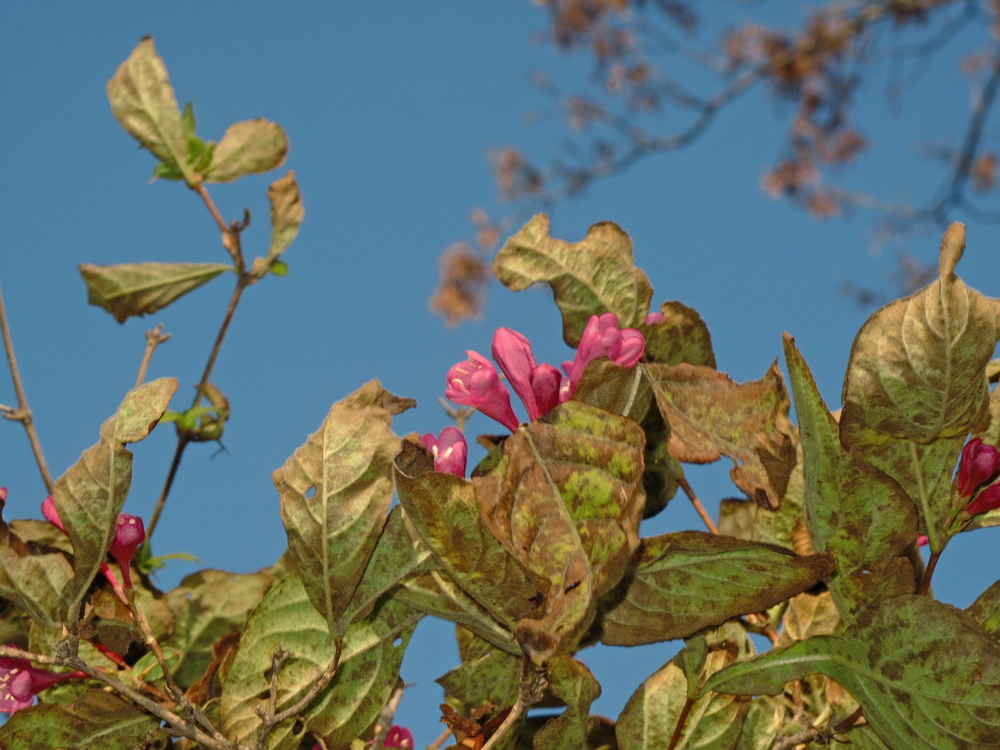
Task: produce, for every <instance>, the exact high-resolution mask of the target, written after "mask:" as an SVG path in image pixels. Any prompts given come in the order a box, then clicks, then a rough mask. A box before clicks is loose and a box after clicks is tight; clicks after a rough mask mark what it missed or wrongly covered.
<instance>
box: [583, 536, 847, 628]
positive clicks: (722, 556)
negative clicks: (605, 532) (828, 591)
mask: <svg viewBox="0 0 1000 750" xmlns="http://www.w3.org/2000/svg"><path fill="white" fill-rule="evenodd" d="M633 564H634V567H633V570H632V571H631V573H630V575H629V577H628V578H626V580H625V581H623V582H622V585H621V588H620V590H618V591H616V592H615V594H614V595H613V596H612V597H610V608H609V609H607V610H606V611H605V612H604V615H603V617H602V619H601V622H602V627H603V630H602V632H601V642H602V643H606V644H608V645H612V646H636V645H639V644H643V643H656V642H657V641H665V640H670V639H672V638H686V637H687V636H689V635H691V634H693V633H695V632H697V631H699V630H701V629H702V628H705V627H710V626H713V625H720V624H721V623H723V622H725V621H726V620H728V619H729V618H731V617H736V616H737V615H744V614H749V613H750V612H760V611H762V610H765V609H767V608H768V607H771V606H774V605H775V604H777V603H778V602H781V601H784V600H785V599H787V598H788V597H790V596H794V595H795V594H798V593H800V592H802V591H806V590H808V589H810V588H812V587H813V586H814V585H815V584H816V583H817V582H818V581H820V580H822V579H823V578H824V577H825V576H826V575H828V574H829V573H830V572H831V571H832V570H833V567H834V563H833V559H832V558H831V557H830V556H828V555H812V556H810V557H796V556H795V555H793V554H792V553H791V552H790V551H788V550H783V549H781V548H780V547H774V546H771V545H768V544H761V543H760V542H748V541H744V540H742V539H734V538H733V537H726V536H716V535H712V534H706V533H703V532H700V531H681V532H676V533H673V534H663V535H661V536H657V537H652V538H649V539H643V541H642V546H641V547H640V548H639V552H638V553H637V554H636V556H635V560H634V563H633Z"/></svg>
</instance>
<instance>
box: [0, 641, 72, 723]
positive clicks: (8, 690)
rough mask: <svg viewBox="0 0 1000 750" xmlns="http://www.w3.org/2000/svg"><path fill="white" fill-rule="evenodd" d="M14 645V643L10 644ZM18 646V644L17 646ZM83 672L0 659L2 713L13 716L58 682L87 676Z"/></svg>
mask: <svg viewBox="0 0 1000 750" xmlns="http://www.w3.org/2000/svg"><path fill="white" fill-rule="evenodd" d="M8 645H10V646H14V644H8ZM15 648H16V646H15ZM86 676H87V675H86V674H84V673H83V672H80V671H76V672H61V673H56V672H50V671H49V670H47V669H40V668H38V667H33V666H31V662H29V661H28V660H27V659H15V658H12V657H5V658H2V659H0V713H5V714H11V715H12V716H13V715H14V714H15V713H16V712H18V711H20V710H21V709H22V708H28V707H30V706H31V704H32V703H33V702H34V700H35V696H36V695H38V694H39V693H40V692H42V691H43V690H45V689H46V688H50V687H52V686H53V685H55V684H56V683H57V682H63V681H64V680H75V679H78V678H80V677H86Z"/></svg>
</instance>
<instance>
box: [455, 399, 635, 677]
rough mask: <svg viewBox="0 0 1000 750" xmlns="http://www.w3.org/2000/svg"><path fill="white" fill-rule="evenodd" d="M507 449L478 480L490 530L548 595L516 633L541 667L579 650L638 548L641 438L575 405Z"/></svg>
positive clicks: (628, 426)
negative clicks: (600, 604) (598, 609)
mask: <svg viewBox="0 0 1000 750" xmlns="http://www.w3.org/2000/svg"><path fill="white" fill-rule="evenodd" d="M502 450H503V454H502V457H501V459H500V462H499V464H498V465H497V466H496V467H495V468H494V469H493V470H492V471H487V472H482V467H480V469H477V470H476V472H474V474H473V480H472V481H473V484H474V486H475V488H476V497H477V498H478V500H479V507H480V509H481V512H482V516H483V520H484V521H485V523H486V526H487V527H488V528H489V529H490V531H491V532H492V533H493V536H495V537H496V538H497V539H499V540H500V542H501V543H502V544H503V545H504V547H505V548H506V549H507V552H508V553H509V554H510V555H511V556H512V557H514V558H515V559H516V560H517V561H518V562H520V563H521V565H522V566H523V567H524V569H525V570H527V571H528V574H529V575H530V576H531V577H532V580H533V581H534V583H535V586H536V587H537V588H538V590H539V591H540V592H541V594H542V597H543V602H542V608H541V609H542V611H541V617H533V618H531V619H523V620H521V621H520V622H518V624H517V628H516V630H515V635H516V637H517V639H518V642H519V643H520V644H521V646H522V648H524V649H525V651H526V652H527V653H529V654H530V655H531V657H532V658H533V659H534V660H536V661H538V662H541V661H545V660H547V659H548V658H550V657H551V656H552V655H554V654H556V653H565V652H566V651H571V650H574V649H575V646H576V639H578V637H579V636H580V635H582V633H583V631H584V630H585V629H586V627H587V626H588V625H589V624H590V622H591V620H592V619H593V615H594V612H595V605H596V600H597V598H598V597H600V596H603V595H604V594H605V593H607V592H608V591H609V590H611V589H612V588H613V587H614V586H615V585H616V584H617V583H618V582H619V581H620V580H621V578H622V576H623V575H624V574H625V571H626V569H627V568H628V565H629V562H630V560H631V557H632V553H633V552H634V551H635V549H636V547H637V546H638V544H639V534H638V531H639V520H640V518H641V516H642V511H643V507H644V505H645V494H644V492H643V489H642V450H643V434H642V430H641V428H640V427H639V425H637V424H636V423H635V422H633V421H632V420H630V419H626V418H624V417H620V416H618V415H614V414H610V413H608V412H606V411H602V410H601V409H597V408H595V407H592V406H588V405H586V404H582V403H578V402H576V401H569V402H567V403H565V404H562V405H561V406H559V407H557V408H555V409H554V410H552V411H551V412H549V413H548V414H546V415H545V416H544V417H542V418H541V419H539V420H536V421H534V422H532V423H531V424H529V425H527V426H525V427H522V428H520V429H519V430H517V432H515V433H514V434H513V435H511V436H510V437H509V438H507V439H506V440H505V441H504V444H503V447H502ZM560 649H562V651H560Z"/></svg>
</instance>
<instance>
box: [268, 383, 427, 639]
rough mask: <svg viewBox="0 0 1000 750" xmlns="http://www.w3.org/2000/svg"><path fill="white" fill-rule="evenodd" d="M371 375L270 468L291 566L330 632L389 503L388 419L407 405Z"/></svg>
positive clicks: (392, 438)
mask: <svg viewBox="0 0 1000 750" xmlns="http://www.w3.org/2000/svg"><path fill="white" fill-rule="evenodd" d="M415 403H416V402H414V401H413V400H412V399H401V398H398V397H396V396H393V395H392V394H391V393H389V392H388V391H386V390H384V389H383V388H382V385H381V384H380V383H379V382H378V381H377V380H371V381H369V382H368V383H366V384H365V385H363V386H362V387H361V388H359V389H358V390H357V391H355V392H354V393H352V394H351V395H350V396H347V397H346V398H344V399H342V400H340V401H338V402H337V403H335V404H334V405H333V406H332V407H331V408H330V411H329V413H328V414H327V415H326V419H324V420H323V424H322V425H320V428H319V430H317V431H316V432H315V433H313V434H312V435H310V436H309V439H308V440H307V441H306V442H305V444H304V445H302V446H301V447H300V448H298V449H297V450H296V451H295V453H293V454H292V456H291V457H290V458H289V459H288V460H287V461H286V462H285V465H284V466H282V467H281V468H280V469H278V470H276V471H275V472H274V486H275V487H276V488H277V489H278V494H279V495H280V497H281V520H282V522H283V523H284V525H285V531H286V532H287V533H288V549H289V552H290V554H291V557H292V561H293V562H294V565H295V569H296V570H297V571H298V573H299V575H300V576H301V578H302V583H303V585H304V586H305V587H306V591H308V592H309V598H310V599H311V600H312V602H313V604H314V605H315V607H316V609H317V610H318V611H319V612H320V614H322V615H323V617H324V619H325V620H326V621H327V624H328V626H329V630H330V634H331V635H342V634H343V632H344V628H346V627H347V625H348V623H347V622H345V621H343V620H342V617H341V615H342V614H343V613H344V610H345V609H346V608H347V605H348V603H349V602H350V601H351V597H352V596H353V595H354V590H355V588H357V585H358V581H360V580H361V576H362V575H363V574H364V572H365V567H366V566H367V565H368V558H369V557H370V556H371V554H372V550H374V549H375V544H376V542H378V538H379V535H380V534H381V533H382V527H383V526H384V525H385V521H386V516H387V515H388V513H389V507H390V505H391V504H392V480H391V479H390V476H391V471H392V461H393V458H394V457H395V456H396V454H397V453H398V452H399V438H398V437H397V436H396V435H395V434H394V433H393V431H392V418H393V416H395V415H396V414H400V413H401V412H403V411H405V410H406V409H409V408H410V407H412V406H413V405H414V404H415Z"/></svg>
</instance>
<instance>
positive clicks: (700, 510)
mask: <svg viewBox="0 0 1000 750" xmlns="http://www.w3.org/2000/svg"><path fill="white" fill-rule="evenodd" d="M677 484H678V485H680V488H681V489H682V490H684V494H685V495H687V496H688V500H690V501H691V505H693V506H694V509H695V512H696V513H697V514H698V515H699V516H701V520H702V521H704V523H705V526H707V527H708V530H709V531H710V532H712V533H713V534H718V533H719V528H718V526H716V525H715V522H714V521H712V517H711V516H710V515H708V511H707V510H705V506H704V505H702V504H701V500H699V499H698V496H697V495H696V494H694V490H693V489H691V485H690V484H688V480H687V479H685V478H684V477H677Z"/></svg>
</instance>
